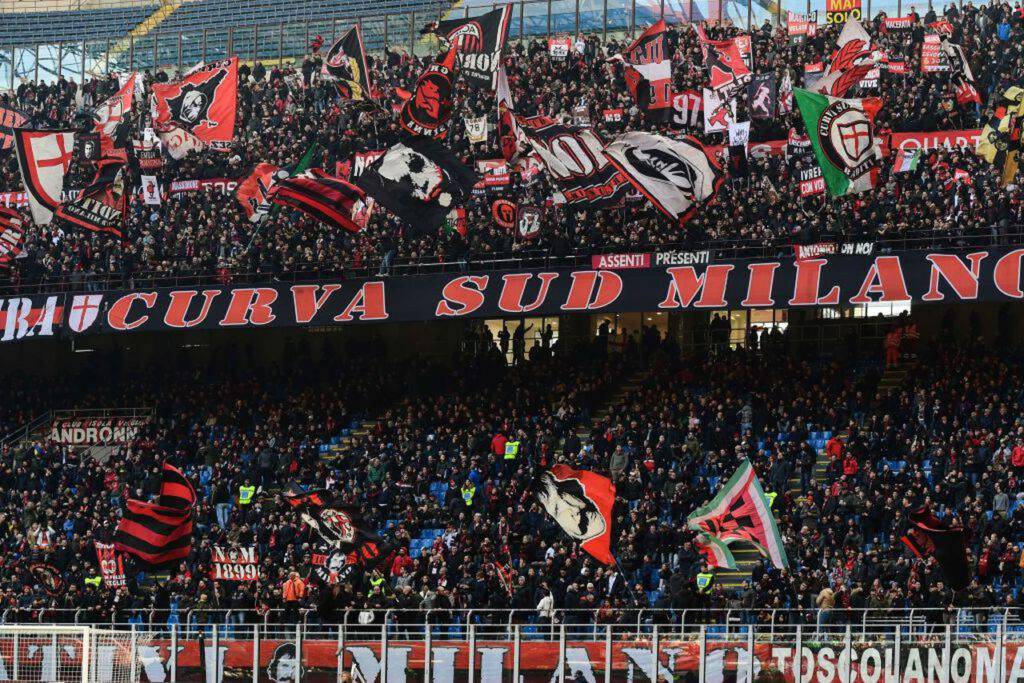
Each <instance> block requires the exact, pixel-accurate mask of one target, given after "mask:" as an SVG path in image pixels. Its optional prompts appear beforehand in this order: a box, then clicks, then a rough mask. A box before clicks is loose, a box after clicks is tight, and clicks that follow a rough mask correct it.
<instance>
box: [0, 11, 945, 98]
mask: <svg viewBox="0 0 1024 683" xmlns="http://www.w3.org/2000/svg"><path fill="white" fill-rule="evenodd" d="M957 2H958V3H959V4H961V5H962V4H963V2H962V0H957ZM189 4H190V3H185V4H184V8H185V10H187V8H188V6H189ZM514 5H515V11H514V14H513V20H512V22H511V25H510V27H509V40H511V41H519V40H528V39H532V38H547V37H550V36H575V35H579V34H582V33H598V34H602V35H604V36H606V37H607V36H608V35H609V34H612V35H630V36H634V35H636V33H637V30H638V27H639V28H640V29H642V28H643V27H644V26H646V25H649V24H651V23H653V22H655V21H657V20H659V19H665V21H666V22H667V23H669V24H685V23H690V22H698V21H703V20H711V21H728V22H731V23H732V24H734V25H737V26H740V27H743V28H747V29H749V28H751V27H757V26H760V25H761V24H762V23H763V22H764V21H770V22H772V23H775V24H778V23H780V21H782V20H784V18H785V17H786V12H790V11H792V12H796V13H800V14H807V15H810V16H811V17H812V18H813V17H818V19H819V21H821V22H824V21H825V5H826V0H781V1H778V2H777V1H775V0H521V1H519V2H516V3H514ZM847 5H849V6H850V7H853V6H856V8H857V15H858V16H865V17H873V16H876V15H877V14H879V13H882V12H884V13H886V14H887V15H888V16H902V14H903V12H904V11H909V10H910V8H911V6H914V7H915V9H917V10H918V11H923V10H924V9H925V7H928V8H931V6H932V0H928V1H927V2H925V3H920V4H918V5H914V3H912V2H909V0H847ZM498 6H500V5H499V4H498V3H494V4H492V3H490V2H479V1H476V2H473V1H470V2H463V3H459V4H458V5H457V6H456V7H455V8H454V9H453V8H451V7H450V6H449V5H448V4H447V3H437V4H427V5H424V6H419V7H418V9H409V10H403V11H401V12H392V13H387V12H386V10H385V11H381V12H380V13H377V12H373V13H368V12H366V11H365V9H363V10H359V9H357V8H356V7H355V6H353V9H352V10H351V16H347V14H345V10H344V9H342V10H341V11H342V16H341V17H340V18H337V17H336V18H330V19H327V20H316V19H312V18H311V19H309V20H305V21H298V22H279V23H266V22H262V23H251V24H250V23H247V22H246V21H245V20H244V16H245V15H244V11H243V10H241V9H240V10H238V11H239V16H241V17H243V18H242V19H241V20H239V21H238V22H237V23H230V24H228V23H227V22H225V21H223V18H221V21H220V22H219V23H218V24H217V25H216V26H215V27H214V28H210V27H206V28H202V27H201V25H200V26H199V27H197V28H196V29H195V30H190V31H185V32H181V31H172V32H162V31H160V27H159V24H156V26H155V27H154V28H153V29H152V30H148V31H136V32H133V33H129V34H128V35H126V36H125V37H124V38H121V39H115V38H105V39H102V40H69V41H61V42H54V43H49V44H31V45H0V89H5V88H8V87H10V88H11V89H13V88H15V87H17V84H18V83H19V82H20V81H21V80H22V79H25V80H29V81H44V82H49V81H53V80H56V79H58V78H60V77H62V76H63V77H65V78H68V79H73V80H84V79H85V78H86V77H87V76H90V75H92V76H95V75H101V74H107V73H110V72H121V71H132V70H146V69H154V68H168V69H179V70H181V69H183V68H188V67H190V66H192V65H193V64H195V63H196V62H199V61H201V60H203V61H209V60H214V59H224V58H227V57H231V56H237V57H239V58H240V59H243V60H253V61H255V60H260V61H263V62H264V63H269V64H275V63H276V64H283V63H285V62H289V61H292V60H294V59H296V58H301V57H302V56H303V55H305V54H307V53H308V51H309V45H310V43H311V42H312V41H313V40H314V39H315V38H316V36H320V37H322V38H323V39H324V40H325V41H332V40H333V39H334V38H335V37H337V36H340V35H341V34H342V33H343V32H344V31H345V30H347V28H348V27H349V26H351V25H352V24H354V23H359V24H360V25H361V26H362V29H363V35H364V39H365V42H366V46H367V49H369V50H370V51H371V52H378V53H379V52H382V51H383V50H384V49H386V48H387V49H391V50H399V51H403V52H408V53H410V54H416V55H425V54H428V53H430V52H431V51H432V50H434V49H436V45H437V44H436V42H435V41H434V39H432V38H431V39H424V38H423V36H422V35H421V34H420V30H421V29H422V28H423V27H424V26H425V25H426V24H428V23H429V22H431V21H436V20H438V19H439V18H443V17H445V16H454V17H458V16H471V15H476V14H479V13H482V12H486V11H488V10H490V9H492V8H493V7H498ZM844 6H846V5H844ZM941 9H942V6H941V5H937V6H936V10H941ZM178 11H183V10H178ZM225 11H226V13H227V14H228V15H230V14H231V13H232V12H233V10H231V9H227V10H225ZM19 20H20V19H19V16H18V14H17V13H12V14H8V15H6V16H5V15H3V14H0V21H12V22H17V21H19ZM80 20H81V19H80ZM52 21H54V22H59V21H61V13H60V12H55V13H54V14H53V19H52Z"/></svg>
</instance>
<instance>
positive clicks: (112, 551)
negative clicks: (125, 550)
mask: <svg viewBox="0 0 1024 683" xmlns="http://www.w3.org/2000/svg"><path fill="white" fill-rule="evenodd" d="M93 544H94V545H95V546H96V560H97V562H99V565H100V576H101V577H103V585H105V586H106V587H107V588H120V587H121V586H124V585H126V584H127V583H128V579H127V577H125V575H124V555H122V554H121V553H120V552H118V550H117V548H115V547H114V544H113V543H100V542H99V541H93Z"/></svg>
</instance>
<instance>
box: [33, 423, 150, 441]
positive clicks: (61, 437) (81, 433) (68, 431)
mask: <svg viewBox="0 0 1024 683" xmlns="http://www.w3.org/2000/svg"><path fill="white" fill-rule="evenodd" d="M147 421H148V420H147V418H144V417H110V418H67V419H60V420H54V422H53V424H52V425H51V426H50V441H53V442H54V443H58V444H62V445H65V446H100V445H112V444H125V443H128V442H129V441H131V440H132V439H134V438H135V436H136V435H137V434H138V433H139V430H140V429H141V428H142V426H143V425H144V424H146V422H147Z"/></svg>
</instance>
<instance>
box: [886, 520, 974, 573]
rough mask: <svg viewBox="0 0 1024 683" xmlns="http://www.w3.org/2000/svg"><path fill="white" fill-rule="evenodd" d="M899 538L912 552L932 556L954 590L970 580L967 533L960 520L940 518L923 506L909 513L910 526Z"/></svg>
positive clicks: (922, 555) (919, 555) (921, 555)
mask: <svg viewBox="0 0 1024 683" xmlns="http://www.w3.org/2000/svg"><path fill="white" fill-rule="evenodd" d="M900 540H901V541H902V542H903V544H904V545H905V546H907V548H909V549H910V551H911V552H912V553H914V555H915V556H917V557H934V558H935V561H936V562H938V564H939V569H940V570H942V575H943V577H944V578H945V579H946V582H947V583H948V584H949V587H950V588H952V589H953V590H955V591H958V590H963V589H964V588H966V587H967V585H968V584H969V583H970V582H971V568H970V565H969V564H968V562H967V544H966V540H967V537H966V533H965V532H964V529H963V527H962V526H960V525H959V524H954V523H951V522H950V520H949V519H939V518H938V517H936V516H935V515H934V513H932V511H931V510H929V509H928V507H927V506H925V507H923V508H920V509H918V510H915V511H914V512H911V513H910V529H909V530H908V531H907V533H906V534H905V535H904V536H902V537H900Z"/></svg>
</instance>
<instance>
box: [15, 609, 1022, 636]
mask: <svg viewBox="0 0 1024 683" xmlns="http://www.w3.org/2000/svg"><path fill="white" fill-rule="evenodd" d="M97 611H99V610H98V608H78V609H66V608H33V609H27V608H26V609H22V608H8V609H6V610H4V611H3V612H2V613H0V623H39V624H45V623H63V624H76V625H101V626H109V627H114V628H124V629H131V628H145V629H146V630H149V631H166V630H167V629H170V628H171V627H175V628H177V629H178V630H179V632H180V633H182V634H183V635H185V636H194V635H195V634H197V633H198V632H200V631H204V632H208V631H210V630H211V629H212V628H213V627H215V626H216V627H218V628H221V627H225V628H226V629H227V631H228V632H234V631H236V630H240V631H248V630H249V629H251V628H252V626H253V625H260V626H262V627H263V628H264V629H280V628H291V627H292V626H294V625H295V624H296V623H297V624H298V625H299V626H301V627H302V628H303V629H308V630H309V632H310V633H315V632H319V631H322V630H323V629H327V630H328V631H332V632H333V631H334V630H335V629H336V628H337V627H338V626H341V627H343V628H345V629H348V630H353V629H354V630H356V631H358V630H360V629H365V627H370V628H372V629H379V628H380V626H381V625H385V624H386V625H387V627H388V629H389V632H402V633H406V632H408V633H410V634H413V633H415V634H419V635H422V634H424V633H426V632H427V631H428V630H431V629H434V630H436V629H439V628H443V629H445V634H446V635H444V636H442V637H444V638H455V639H457V638H464V637H465V636H466V635H467V633H468V629H469V627H470V626H474V625H475V626H476V627H478V629H481V630H482V631H483V632H486V633H491V634H493V635H496V636H502V637H507V636H509V635H510V634H511V633H512V631H513V629H514V627H515V626H517V625H520V626H530V627H531V628H532V630H531V632H532V633H535V634H538V635H540V636H544V635H545V634H547V635H548V636H553V635H554V634H555V633H557V631H558V629H559V628H560V627H561V626H565V627H566V628H567V629H568V630H569V633H570V635H572V636H573V637H575V638H579V639H583V640H586V639H588V638H592V637H600V634H599V633H598V631H595V628H596V627H599V628H603V627H604V626H605V625H611V626H614V627H615V628H617V629H623V630H626V631H628V632H630V633H632V634H635V635H640V634H649V633H650V632H651V630H652V629H653V628H654V627H655V626H657V627H659V628H661V629H662V631H663V632H664V633H675V634H691V635H692V634H694V633H696V632H697V631H698V630H699V629H700V628H701V627H702V626H707V625H715V626H716V628H717V629H718V630H716V632H720V633H722V634H723V635H725V636H726V637H728V636H730V635H732V634H743V633H747V632H748V631H749V630H750V628H751V627H753V626H756V627H758V628H759V629H760V630H761V631H762V632H764V633H765V634H766V635H768V636H769V637H771V636H773V635H774V634H775V633H785V632H792V630H793V629H795V628H796V627H798V626H805V627H813V628H815V629H816V630H817V631H818V632H821V633H825V632H830V633H831V632H835V631H836V630H842V629H844V628H846V627H847V626H849V627H850V628H851V629H852V630H853V632H854V633H856V634H859V635H862V636H866V635H869V634H871V633H876V632H878V631H879V630H892V629H893V628H897V627H899V628H900V629H902V630H903V631H904V632H906V633H908V634H914V635H920V634H927V633H934V632H935V631H936V630H937V629H938V630H941V628H942V627H944V625H946V624H951V625H954V626H955V627H956V628H957V629H958V630H964V631H972V630H978V631H979V632H984V633H989V632H992V631H994V629H995V627H996V625H998V624H1002V625H1005V626H1006V627H1007V628H1013V629H1016V628H1017V627H1019V628H1020V629H1021V630H1024V619H1022V617H1024V610H1020V609H1017V608H1005V607H959V608H941V607H935V608H927V607H924V608H886V609H880V608H833V609H824V610H823V609H811V608H809V609H789V608H780V609H772V608H764V609H759V608H686V609H668V608H655V607H639V606H638V607H626V608H616V609H614V610H612V611H611V612H609V614H610V616H609V617H608V618H607V619H602V618H601V617H600V616H599V612H598V610H594V609H577V610H571V609H553V610H550V611H545V612H543V613H541V612H539V611H538V610H536V609H415V610H410V609H392V608H384V607H378V608H363V609H357V608H351V609H345V610H344V611H342V612H341V618H340V619H338V620H337V622H336V623H335V622H332V621H330V620H328V621H327V622H324V621H323V620H322V618H321V616H320V614H319V613H318V612H317V610H316V609H315V608H301V609H298V610H296V611H294V612H289V611H288V610H284V609H267V610H247V609H215V608H212V609H201V610H200V609H194V608H189V609H183V610H176V609H172V610H156V609H147V610H116V611H111V612H110V613H109V614H108V615H107V618H106V619H97V618H95V613H96V612H97ZM289 614H298V621H297V622H294V623H293V622H292V621H289V620H288V615H289ZM126 616H128V617H129V618H128V620H124V618H125V617H126Z"/></svg>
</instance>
